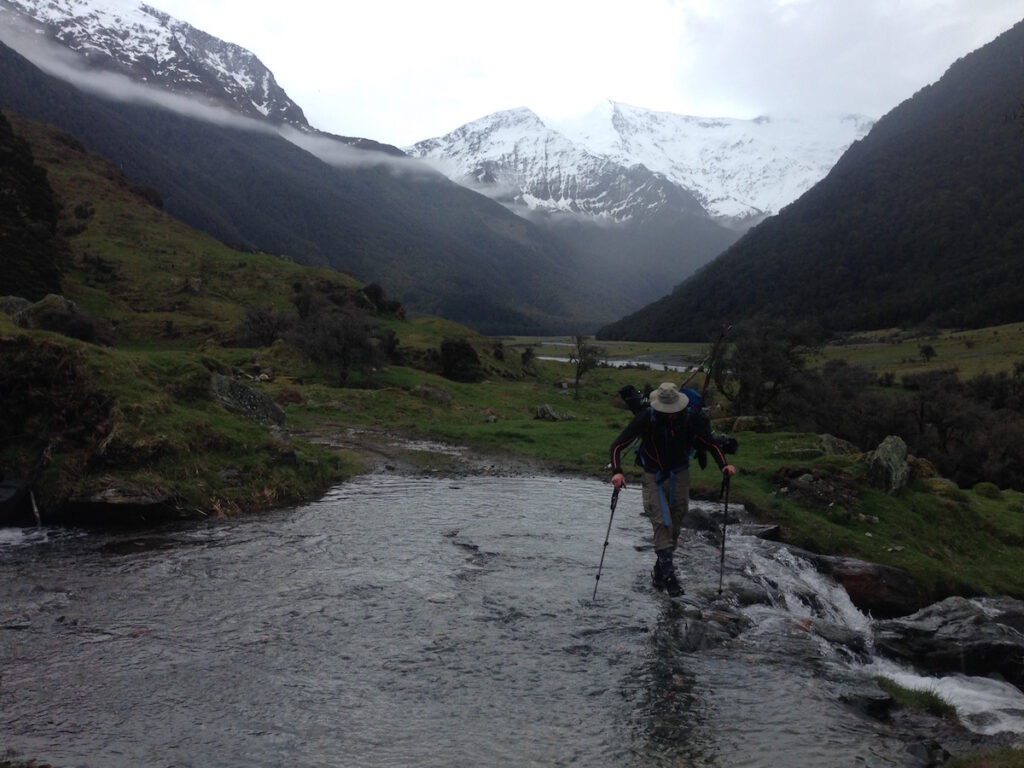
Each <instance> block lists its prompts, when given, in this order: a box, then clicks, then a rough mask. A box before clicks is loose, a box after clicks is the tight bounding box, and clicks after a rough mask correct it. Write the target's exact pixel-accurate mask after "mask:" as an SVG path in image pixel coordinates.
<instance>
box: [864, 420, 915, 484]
mask: <svg viewBox="0 0 1024 768" xmlns="http://www.w3.org/2000/svg"><path fill="white" fill-rule="evenodd" d="M867 458H868V479H869V480H870V482H871V484H872V485H873V486H875V487H876V488H878V489H880V490H883V491H885V492H886V493H888V494H896V493H898V492H899V491H900V490H901V489H902V488H903V486H905V485H906V484H907V479H908V478H909V477H910V468H909V467H908V466H907V444H906V443H905V442H903V438H901V437H898V436H896V435H889V436H888V437H887V438H885V439H884V440H883V441H882V442H881V443H880V444H879V446H878V447H877V448H876V449H875V450H873V451H872V452H871V453H869V454H868V457H867Z"/></svg>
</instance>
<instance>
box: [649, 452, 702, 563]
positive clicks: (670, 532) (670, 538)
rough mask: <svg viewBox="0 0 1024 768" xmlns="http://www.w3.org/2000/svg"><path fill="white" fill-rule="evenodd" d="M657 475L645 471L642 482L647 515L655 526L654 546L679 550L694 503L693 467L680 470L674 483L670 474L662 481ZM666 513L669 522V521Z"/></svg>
mask: <svg viewBox="0 0 1024 768" xmlns="http://www.w3.org/2000/svg"><path fill="white" fill-rule="evenodd" d="M655 477H656V475H655V474H654V473H653V472H644V476H643V480H642V481H641V483H642V486H641V487H642V490H643V500H644V515H645V516H646V517H647V518H648V519H649V520H650V521H651V525H652V526H653V527H654V549H655V550H659V549H675V547H676V540H677V539H678V538H679V529H680V528H681V527H682V525H683V518H684V517H685V516H686V512H687V510H688V509H689V505H690V470H689V469H688V468H683V469H678V470H676V472H675V482H674V483H673V481H672V479H671V478H670V477H665V478H664V479H663V480H662V481H661V483H660V484H659V483H658V482H657V481H656V480H655ZM659 487H660V489H661V493H660V498H659V493H658V490H659ZM666 516H667V517H668V520H669V522H670V524H669V525H666V524H665V518H666Z"/></svg>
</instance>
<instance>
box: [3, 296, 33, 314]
mask: <svg viewBox="0 0 1024 768" xmlns="http://www.w3.org/2000/svg"><path fill="white" fill-rule="evenodd" d="M31 306H32V302H31V301H29V300H28V299H23V298H22V297H21V296H0V312H3V313H4V314H5V315H8V316H10V317H14V315H16V314H18V313H19V312H21V311H23V310H26V309H28V308H29V307H31Z"/></svg>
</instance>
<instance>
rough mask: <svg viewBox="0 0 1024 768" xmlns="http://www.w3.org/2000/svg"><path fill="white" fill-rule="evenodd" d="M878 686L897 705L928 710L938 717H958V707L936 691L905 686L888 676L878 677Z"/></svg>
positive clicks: (930, 713)
mask: <svg viewBox="0 0 1024 768" xmlns="http://www.w3.org/2000/svg"><path fill="white" fill-rule="evenodd" d="M875 680H876V681H877V682H878V687H879V688H881V689H882V690H883V691H885V692H886V693H887V694H889V695H890V696H891V697H892V699H893V702H894V703H895V704H896V706H899V707H907V708H910V709H916V710H918V711H919V712H927V713H928V714H929V715H935V716H936V717H945V718H949V719H953V720H955V719H956V707H954V706H953V705H952V704H950V703H949V702H948V701H946V700H945V699H943V698H942V697H941V696H939V695H938V694H937V693H935V692H934V691H919V690H914V689H911V688H904V687H903V686H902V685H899V684H898V683H897V682H895V681H894V680H890V679H889V678H887V677H877V678H875Z"/></svg>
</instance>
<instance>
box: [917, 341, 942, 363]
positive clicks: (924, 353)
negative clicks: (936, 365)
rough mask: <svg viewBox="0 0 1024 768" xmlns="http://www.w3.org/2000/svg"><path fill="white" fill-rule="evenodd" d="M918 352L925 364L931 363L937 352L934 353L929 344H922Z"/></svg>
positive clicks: (933, 348)
mask: <svg viewBox="0 0 1024 768" xmlns="http://www.w3.org/2000/svg"><path fill="white" fill-rule="evenodd" d="M918 351H919V352H920V353H921V357H922V358H924V361H925V362H926V363H928V362H931V360H932V358H933V357H935V356H936V355H937V354H938V352H936V351H935V347H933V346H932V345H931V344H922V345H921V346H920V347H919V348H918Z"/></svg>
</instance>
